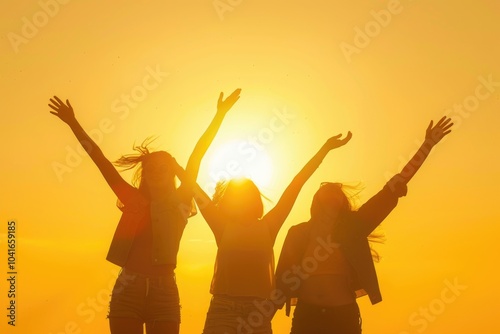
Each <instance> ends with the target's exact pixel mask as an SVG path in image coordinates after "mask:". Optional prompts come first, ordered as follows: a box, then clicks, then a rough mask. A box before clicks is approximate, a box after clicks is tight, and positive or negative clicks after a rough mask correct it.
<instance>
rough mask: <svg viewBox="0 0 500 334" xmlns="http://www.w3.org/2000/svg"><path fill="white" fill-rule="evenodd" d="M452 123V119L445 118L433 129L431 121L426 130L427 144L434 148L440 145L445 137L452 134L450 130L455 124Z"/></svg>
mask: <svg viewBox="0 0 500 334" xmlns="http://www.w3.org/2000/svg"><path fill="white" fill-rule="evenodd" d="M450 122H451V118H449V117H446V116H443V117H442V118H441V119H440V120H439V121H438V122H437V124H436V125H435V126H434V127H433V126H432V125H433V121H431V122H430V123H429V126H428V127H427V130H425V142H426V143H430V144H432V146H434V145H436V144H437V143H439V142H440V141H441V139H443V137H444V136H446V135H447V134H448V133H450V132H451V129H450V128H451V126H452V125H453V123H450Z"/></svg>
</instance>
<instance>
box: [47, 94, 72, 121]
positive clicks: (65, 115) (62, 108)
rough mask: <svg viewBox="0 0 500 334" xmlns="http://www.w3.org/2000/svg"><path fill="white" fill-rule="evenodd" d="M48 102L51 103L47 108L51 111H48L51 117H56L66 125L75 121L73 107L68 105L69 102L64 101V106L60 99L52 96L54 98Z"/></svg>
mask: <svg viewBox="0 0 500 334" xmlns="http://www.w3.org/2000/svg"><path fill="white" fill-rule="evenodd" d="M50 102H51V103H52V104H49V107H50V108H51V109H52V110H53V111H50V113H51V114H52V115H56V116H57V117H59V118H60V119H61V120H62V121H63V122H64V123H66V124H69V123H71V122H72V121H74V120H75V113H74V112H73V107H72V106H71V104H70V103H69V100H66V104H64V102H63V101H61V99H60V98H58V97H57V96H54V98H52V99H50Z"/></svg>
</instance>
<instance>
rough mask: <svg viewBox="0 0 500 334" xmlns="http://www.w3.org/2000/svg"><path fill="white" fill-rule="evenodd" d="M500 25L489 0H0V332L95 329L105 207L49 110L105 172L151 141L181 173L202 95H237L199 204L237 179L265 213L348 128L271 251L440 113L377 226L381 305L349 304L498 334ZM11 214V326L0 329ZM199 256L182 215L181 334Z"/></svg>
mask: <svg viewBox="0 0 500 334" xmlns="http://www.w3.org/2000/svg"><path fill="white" fill-rule="evenodd" d="M63 2H67V3H65V4H62V3H63ZM499 14H500V5H499V2H498V1H493V0H485V1H476V2H467V1H465V2H464V1H462V2H461V1H451V0H447V1H440V2H435V1H410V0H400V1H398V0H384V1H382V0H376V1H365V0H364V1H340V2H339V1H326V0H325V1H315V2H305V1H264V0H252V1H250V0H241V1H229V0H195V1H185V2H184V1H167V2H165V1H148V2H119V4H118V2H114V1H112V2H106V1H96V0H88V1H62V0H41V1H34V0H33V1H27V0H26V1H11V2H9V10H3V11H2V14H0V15H1V18H2V19H1V20H0V27H1V31H2V32H3V36H4V38H3V39H2V42H1V44H2V52H0V59H1V61H0V64H1V65H0V66H1V67H2V72H1V73H2V81H1V83H0V85H1V89H2V92H3V95H2V102H3V108H2V115H3V116H4V117H3V121H2V122H0V133H1V136H2V139H3V140H2V143H3V147H2V149H3V153H2V159H3V160H2V180H1V189H2V201H1V205H0V218H1V219H0V221H1V225H0V246H1V248H2V249H3V251H2V252H0V254H2V255H0V263H1V264H2V265H1V268H2V273H3V279H1V280H0V296H1V297H0V308H1V309H2V310H3V313H2V315H3V317H2V321H1V322H0V332H1V333H44V334H47V333H51V334H61V333H65V334H69V333H108V332H109V330H108V322H107V319H106V315H107V310H108V302H109V293H110V291H111V288H112V285H113V284H114V280H115V278H116V275H117V272H118V270H119V268H117V267H116V266H114V265H112V264H111V263H108V262H106V260H105V257H106V252H107V250H108V247H109V243H110V241H111V238H112V236H113V233H114V230H115V228H116V225H117V222H118V220H119V218H120V211H119V209H118V208H117V207H116V197H115V195H114V194H113V192H112V191H111V190H110V188H109V187H108V185H107V184H106V182H105V181H104V179H103V177H102V176H101V174H100V172H99V170H98V169H97V168H96V167H95V165H94V164H93V162H92V161H91V160H90V159H89V157H88V155H87V154H85V153H83V150H82V149H81V148H80V146H79V144H78V142H77V140H76V139H75V138H74V135H73V134H72V133H71V131H70V130H69V128H68V127H67V126H66V125H65V124H63V123H62V122H61V121H60V120H59V119H57V118H56V117H54V116H53V115H51V114H49V108H48V107H47V103H48V99H49V98H50V97H51V96H53V95H58V96H60V97H61V98H64V99H66V98H67V99H69V100H70V101H71V104H72V105H73V107H74V109H75V113H76V116H77V118H78V119H79V121H80V123H81V124H82V126H83V127H84V129H85V130H87V132H89V134H90V135H91V136H92V138H94V140H95V141H96V142H97V143H98V145H99V146H100V148H101V149H102V151H103V152H104V154H105V155H106V157H108V158H109V159H110V160H115V159H117V158H118V157H120V156H121V155H122V154H127V153H132V145H133V144H134V142H135V143H140V142H142V140H144V139H145V138H146V137H148V136H158V139H157V140H156V141H155V142H154V144H153V146H156V148H157V149H161V150H166V151H168V152H169V153H171V154H172V156H174V157H175V158H176V160H177V161H178V162H179V163H180V164H181V165H182V166H184V167H185V165H186V163H187V160H188V157H189V155H190V153H191V151H192V150H193V147H194V145H195V143H196V141H197V140H198V138H199V136H200V135H201V134H202V133H203V131H204V130H205V129H206V127H207V126H208V124H209V122H210V120H211V119H212V117H213V116H214V114H215V111H216V104H217V98H218V96H219V92H221V91H223V92H224V93H225V94H226V95H227V94H229V93H230V92H231V91H233V90H234V89H235V88H238V87H241V88H242V92H241V98H240V100H239V101H238V102H237V103H236V104H235V106H234V108H233V109H232V110H231V111H230V112H229V113H228V115H227V116H226V118H225V120H224V122H223V124H222V126H221V129H220V131H219V133H218V134H217V136H216V139H215V140H214V142H213V145H212V146H211V148H210V149H209V151H208V152H207V154H206V156H205V157H204V159H203V162H202V164H201V168H200V173H199V177H198V183H199V184H200V185H201V186H202V187H203V188H204V189H205V190H206V191H207V192H210V191H211V189H212V186H213V184H214V182H215V181H216V180H217V179H218V177H219V176H221V175H222V174H224V173H227V174H230V175H233V174H234V176H237V175H245V174H247V173H249V174H250V176H251V178H252V179H253V180H254V181H255V182H256V184H258V186H259V188H260V189H261V191H262V193H263V194H264V195H265V196H266V197H268V198H269V199H270V201H267V202H265V205H266V206H267V207H266V209H267V210H268V209H269V208H270V207H272V206H273V205H274V204H275V203H276V202H277V201H278V200H279V198H280V196H281V194H282V192H283V190H284V189H285V188H286V186H287V185H288V184H289V182H290V181H291V180H292V179H293V177H294V176H295V175H296V173H297V172H298V171H299V170H300V169H301V168H302V166H303V165H304V164H305V163H306V162H307V161H308V160H309V158H311V157H312V156H313V154H314V153H315V152H316V151H317V150H318V149H319V148H320V147H321V145H322V144H323V143H324V142H325V141H326V140H327V139H328V138H329V137H330V136H332V135H335V134H338V133H343V134H346V133H347V131H352V133H353V137H352V140H351V141H350V142H349V143H348V144H347V145H346V146H345V147H342V148H339V149H338V150H334V151H333V152H331V153H330V154H329V155H328V156H327V158H325V159H324V161H323V163H322V165H321V166H320V167H319V168H318V170H317V171H316V173H315V174H314V175H313V176H312V177H311V179H310V180H309V181H308V182H307V183H306V185H305V186H304V188H303V189H302V191H301V193H300V195H299V197H298V199H297V202H296V204H295V206H294V208H293V210H292V212H291V213H290V215H289V217H288V219H287V221H286V222H285V224H284V226H283V228H282V230H281V232H280V233H279V235H278V238H277V241H276V243H275V254H276V257H278V256H279V252H280V250H281V246H282V244H283V239H284V237H285V235H286V232H287V230H288V229H289V228H290V227H291V226H292V225H295V224H298V223H300V222H303V221H306V220H308V219H309V208H310V204H311V200H312V196H313V194H314V192H315V191H316V189H317V188H318V187H319V184H320V182H322V181H331V182H357V181H361V182H363V184H364V185H365V188H364V190H363V191H362V193H361V194H360V198H359V201H360V202H361V203H363V202H365V201H366V200H367V199H369V198H370V196H371V195H373V194H375V193H376V192H377V191H378V190H379V189H381V188H382V187H383V185H384V184H385V182H386V181H387V179H388V177H390V176H392V175H394V174H395V173H397V172H399V171H400V169H401V167H402V166H403V165H404V164H405V163H406V162H407V161H408V159H409V158H410V157H411V155H412V154H413V153H414V152H415V151H416V149H417V148H418V145H420V144H421V143H422V141H423V138H424V134H425V129H426V127H427V124H428V122H429V121H430V120H431V119H434V120H435V121H436V120H438V119H439V118H441V116H443V115H444V114H448V115H449V116H450V117H452V119H453V122H454V123H455V126H454V129H453V131H452V133H451V134H450V135H448V136H447V137H446V139H445V140H444V141H443V142H442V143H440V144H439V145H438V146H437V147H436V148H435V150H434V151H433V152H432V153H431V155H430V156H429V158H428V160H427V161H426V162H425V164H424V165H423V166H422V168H421V170H419V172H418V174H417V175H416V176H415V177H414V178H413V179H412V180H411V182H410V184H409V190H408V195H407V197H404V198H402V199H401V200H400V202H399V204H398V207H397V208H396V209H395V210H394V212H393V213H391V215H390V216H389V217H388V218H387V219H386V220H385V221H384V223H383V230H384V231H385V233H386V236H387V241H386V243H385V244H384V245H378V246H377V249H378V250H379V252H380V254H381V255H382V257H383V260H382V262H381V263H379V264H377V265H376V268H377V272H378V279H379V282H380V286H381V291H382V296H383V302H381V303H380V304H377V305H375V306H372V305H370V303H369V301H368V300H367V298H366V297H363V298H361V299H359V304H360V309H361V313H362V316H363V329H364V330H363V332H366V333H384V334H385V333H388V334H416V333H420V332H424V333H426V334H434V333H439V334H442V333H493V332H495V330H496V326H495V325H494V319H495V316H496V315H497V313H498V309H500V301H499V298H498V297H499V296H498V292H496V286H497V284H498V283H497V277H498V276H499V274H500V269H498V267H497V266H496V263H497V262H498V260H497V254H498V247H496V246H495V245H497V244H498V242H497V240H496V239H497V238H498V235H499V234H500V225H499V224H498V222H499V221H500V213H499V211H498V210H496V208H497V206H498V204H497V201H498V188H499V186H500V173H499V171H500V159H498V158H497V151H498V149H497V148H498V146H499V145H500V136H499V135H498V128H497V125H498V124H499V123H500V113H499V112H498V111H499V108H500V98H499V96H500V83H499V82H500V62H499V61H498V60H499V59H500V47H499V46H498V45H499V44H498V36H499V34H500V20H498V17H499ZM123 175H124V177H125V179H126V180H131V173H130V172H125V173H123ZM210 195H211V193H210ZM11 220H15V221H16V226H17V230H16V240H17V250H16V261H17V262H16V270H17V273H18V274H17V281H16V283H17V285H16V291H17V296H16V298H17V299H16V307H17V319H16V326H15V327H13V326H9V325H8V324H7V320H8V318H7V317H6V315H7V312H8V311H7V310H6V309H7V307H9V298H8V297H7V295H8V291H9V288H10V285H9V282H8V281H7V279H6V278H8V277H9V276H10V275H7V272H8V267H7V264H8V256H7V252H6V248H7V246H6V245H7V232H8V230H7V223H8V221H11ZM216 251H217V247H216V244H215V241H214V238H213V234H212V232H211V230H210V229H209V227H208V226H207V224H206V223H205V221H204V220H203V217H202V216H201V214H198V215H196V216H195V217H193V218H191V219H190V221H189V223H188V225H187V227H186V230H185V232H184V235H183V239H182V241H181V248H180V251H179V256H178V267H177V269H176V274H177V282H178V285H179V290H180V296H181V304H182V323H181V333H182V334H191V333H200V332H201V330H202V328H203V324H204V320H205V315H206V312H207V310H208V304H209V301H210V297H211V296H210V294H209V292H208V291H209V286H210V280H211V277H212V273H213V264H214V260H215V254H216ZM6 276H7V277H6ZM492 319H493V321H492ZM290 324H291V318H287V317H286V316H285V315H284V312H283V311H279V312H278V313H277V315H276V317H275V318H274V319H273V328H274V331H275V333H278V334H281V333H288V331H289V329H290ZM79 330H81V332H79Z"/></svg>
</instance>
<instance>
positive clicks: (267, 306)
mask: <svg viewBox="0 0 500 334" xmlns="http://www.w3.org/2000/svg"><path fill="white" fill-rule="evenodd" d="M274 307H275V305H274V304H273V302H271V301H270V300H267V299H262V298H257V297H232V296H225V295H224V296H221V295H215V296H213V297H212V300H211V302H210V307H209V309H208V313H207V319H206V321H205V328H204V329H203V334H272V332H273V331H272V329H271V319H272V316H273V315H274Z"/></svg>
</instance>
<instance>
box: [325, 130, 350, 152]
mask: <svg viewBox="0 0 500 334" xmlns="http://www.w3.org/2000/svg"><path fill="white" fill-rule="evenodd" d="M340 137H342V134H338V135H336V136H334V137H331V138H330V139H328V140H327V141H326V143H325V147H326V148H327V149H329V150H333V149H335V148H338V147H340V146H344V145H345V144H347V142H348V141H349V140H351V137H352V133H351V131H349V132H348V133H347V136H346V137H345V138H344V139H340Z"/></svg>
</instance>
